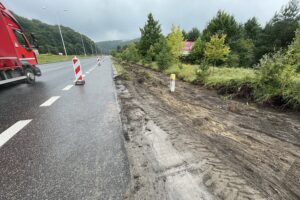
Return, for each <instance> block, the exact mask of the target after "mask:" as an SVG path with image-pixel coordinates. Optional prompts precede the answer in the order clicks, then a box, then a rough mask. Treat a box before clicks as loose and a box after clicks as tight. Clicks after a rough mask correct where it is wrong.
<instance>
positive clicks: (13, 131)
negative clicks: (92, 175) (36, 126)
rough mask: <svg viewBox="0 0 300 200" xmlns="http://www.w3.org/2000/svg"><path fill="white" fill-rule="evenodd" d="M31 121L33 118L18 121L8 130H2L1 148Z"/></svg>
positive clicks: (0, 135) (0, 136) (0, 137)
mask: <svg viewBox="0 0 300 200" xmlns="http://www.w3.org/2000/svg"><path fill="white" fill-rule="evenodd" d="M31 121H32V119H29V120H21V121H18V122H17V123H15V124H14V125H12V126H11V127H10V128H8V129H7V130H6V131H4V132H2V133H1V134H0V148H1V147H2V146H3V145H4V144H5V143H6V142H7V141H8V140H10V139H11V138H12V137H13V136H14V135H15V134H17V133H18V132H19V131H20V130H22V129H23V128H24V127H25V126H26V125H27V124H29V123H30V122H31Z"/></svg>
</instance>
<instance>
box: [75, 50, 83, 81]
mask: <svg viewBox="0 0 300 200" xmlns="http://www.w3.org/2000/svg"><path fill="white" fill-rule="evenodd" d="M73 68H74V73H75V81H74V83H75V85H84V84H85V80H84V76H83V73H82V69H81V65H80V60H79V59H78V58H77V57H76V56H75V57H74V58H73Z"/></svg>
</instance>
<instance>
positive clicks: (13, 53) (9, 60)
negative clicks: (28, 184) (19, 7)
mask: <svg viewBox="0 0 300 200" xmlns="http://www.w3.org/2000/svg"><path fill="white" fill-rule="evenodd" d="M37 64H38V61H37V57H36V54H35V52H34V49H33V48H32V45H31V44H30V43H29V41H28V39H27V37H26V35H25V34H24V32H23V30H22V28H21V26H20V24H19V23H18V21H17V20H16V19H15V17H14V16H13V15H12V14H11V13H10V12H9V10H7V9H6V8H5V7H4V6H3V5H2V3H0V85H3V84H6V83H10V82H14V81H19V80H23V79H24V80H27V82H28V83H33V82H35V76H41V71H40V69H39V68H38V67H36V65H37Z"/></svg>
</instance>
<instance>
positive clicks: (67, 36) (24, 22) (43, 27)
mask: <svg viewBox="0 0 300 200" xmlns="http://www.w3.org/2000/svg"><path fill="white" fill-rule="evenodd" d="M14 16H15V17H16V19H17V20H18V22H19V23H20V24H21V26H22V27H23V29H24V30H25V32H31V33H34V35H35V37H36V39H37V40H38V45H39V52H40V53H52V54H58V53H63V52H64V50H63V45H62V41H61V37H60V34H59V30H58V26H57V25H49V24H46V23H43V22H41V21H39V20H36V19H32V20H30V19H27V18H24V17H21V16H18V15H16V14H15V13H14ZM61 29H62V34H63V37H64V40H65V45H66V49H67V53H68V54H70V55H75V54H77V55H78V54H84V50H83V46H82V42H81V36H80V33H78V32H76V31H74V30H73V29H71V28H69V27H65V26H61ZM82 37H83V41H84V45H85V49H86V53H87V54H92V53H95V48H96V46H95V43H94V42H93V41H92V40H91V39H90V38H88V37H87V36H85V35H82Z"/></svg>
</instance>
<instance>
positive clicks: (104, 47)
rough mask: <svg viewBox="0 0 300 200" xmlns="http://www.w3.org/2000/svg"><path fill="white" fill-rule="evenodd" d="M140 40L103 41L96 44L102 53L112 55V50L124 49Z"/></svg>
mask: <svg viewBox="0 0 300 200" xmlns="http://www.w3.org/2000/svg"><path fill="white" fill-rule="evenodd" d="M137 41H139V39H134V40H111V41H103V42H96V45H97V47H98V49H99V50H100V51H101V53H105V54H110V53H111V51H112V50H117V49H118V47H120V48H122V47H124V46H126V45H128V44H130V43H133V42H137Z"/></svg>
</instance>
